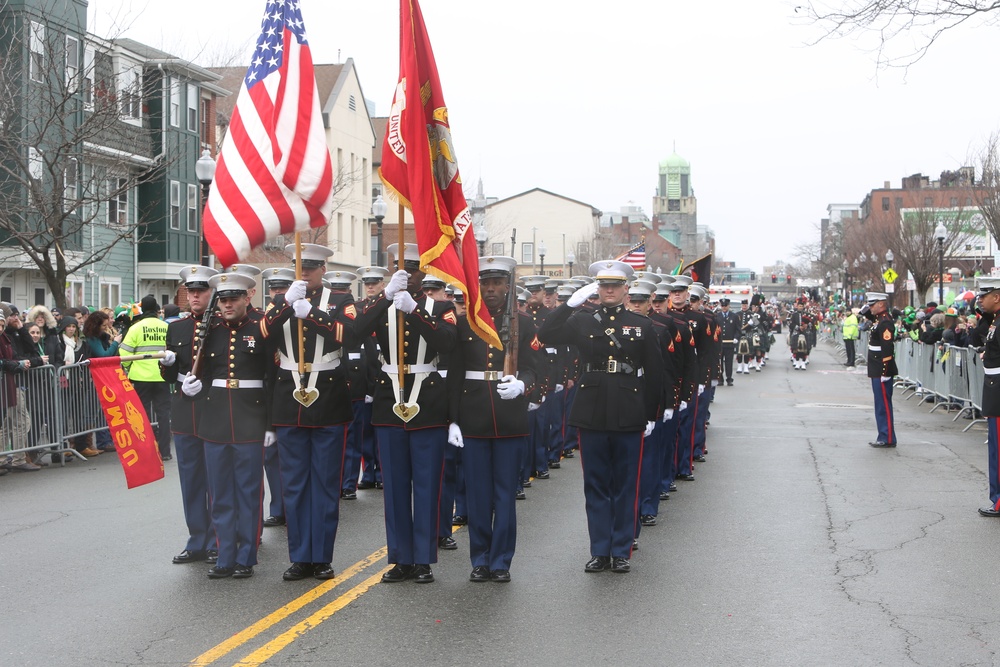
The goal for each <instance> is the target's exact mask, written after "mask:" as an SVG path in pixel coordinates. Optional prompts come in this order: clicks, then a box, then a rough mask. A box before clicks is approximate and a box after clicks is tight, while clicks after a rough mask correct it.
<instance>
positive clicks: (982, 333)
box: [971, 278, 1000, 517]
mask: <svg viewBox="0 0 1000 667" xmlns="http://www.w3.org/2000/svg"><path fill="white" fill-rule="evenodd" d="M978 301H979V304H978V305H979V310H980V311H981V312H982V314H981V315H980V317H979V323H978V324H977V325H976V329H975V331H973V333H972V340H971V343H972V344H973V345H976V346H982V348H983V373H984V374H985V375H984V377H983V402H982V405H983V416H984V417H986V425H987V438H986V445H987V459H986V476H987V478H988V480H989V491H990V504H989V505H987V506H986V507H981V508H979V514H980V515H982V516H986V517H1000V454H998V448H997V417H1000V336H997V335H996V316H997V313H998V312H1000V278H980V279H979V297H978Z"/></svg>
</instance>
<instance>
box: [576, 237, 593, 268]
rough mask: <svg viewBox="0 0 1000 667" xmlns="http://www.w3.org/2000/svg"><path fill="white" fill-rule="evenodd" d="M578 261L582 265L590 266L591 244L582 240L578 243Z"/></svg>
mask: <svg viewBox="0 0 1000 667" xmlns="http://www.w3.org/2000/svg"><path fill="white" fill-rule="evenodd" d="M576 261H577V262H579V263H580V264H581V265H582V264H586V265H587V266H590V244H589V243H586V242H581V243H577V244H576Z"/></svg>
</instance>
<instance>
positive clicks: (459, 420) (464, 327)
mask: <svg viewBox="0 0 1000 667" xmlns="http://www.w3.org/2000/svg"><path fill="white" fill-rule="evenodd" d="M516 264H517V262H516V260H515V259H514V258H513V257H482V258H480V260H479V266H480V269H479V281H480V294H481V295H482V298H483V301H484V303H485V304H486V307H487V308H488V309H489V311H490V315H492V317H493V321H494V322H495V323H496V324H497V327H498V328H499V333H500V337H501V340H502V342H503V344H504V349H503V350H498V349H497V348H495V347H492V346H490V345H488V344H487V343H486V342H485V341H483V340H482V339H481V338H479V336H477V335H476V334H475V333H474V332H473V331H472V328H471V327H470V326H469V322H468V319H467V318H464V317H463V318H461V319H459V322H458V340H459V342H458V346H457V348H456V349H455V351H454V352H453V353H452V355H451V360H450V366H449V369H448V389H449V392H448V393H449V403H450V411H451V418H452V424H451V425H450V426H449V427H448V441H449V442H450V443H451V444H452V445H454V446H455V447H459V448H462V467H463V469H464V471H465V480H466V501H467V503H468V512H469V514H468V524H469V557H470V559H471V561H472V573H471V574H470V575H469V580H470V581H473V582H484V581H490V580H492V581H496V582H499V583H506V582H509V581H510V564H511V560H512V559H513V557H514V548H515V544H516V541H517V515H516V510H515V504H516V500H515V494H516V491H517V486H518V482H519V481H520V480H519V478H518V473H519V470H518V468H519V464H520V452H521V449H522V447H523V444H524V441H526V440H527V436H528V398H527V393H528V392H530V391H531V390H532V385H533V384H534V382H535V379H536V378H535V371H534V362H535V359H536V355H535V354H534V353H533V350H532V348H531V342H532V340H533V339H534V329H533V327H532V324H531V318H530V317H529V316H528V315H526V314H522V313H517V312H515V316H516V317H518V318H519V319H518V327H519V335H518V341H517V345H518V368H517V372H516V375H508V374H505V373H504V362H505V360H506V358H507V355H508V352H509V349H510V347H511V346H512V345H513V342H512V340H511V337H510V332H511V326H510V321H511V318H510V314H509V309H508V301H507V299H508V291H509V289H510V276H511V272H512V271H513V270H514V267H515V266H516ZM511 296H513V295H511Z"/></svg>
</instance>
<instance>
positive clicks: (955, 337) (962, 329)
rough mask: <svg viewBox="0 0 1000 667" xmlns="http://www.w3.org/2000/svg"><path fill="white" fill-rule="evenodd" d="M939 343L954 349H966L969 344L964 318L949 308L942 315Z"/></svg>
mask: <svg viewBox="0 0 1000 667" xmlns="http://www.w3.org/2000/svg"><path fill="white" fill-rule="evenodd" d="M941 342H942V343H944V344H946V345H954V346H956V347H966V346H967V345H968V344H969V332H968V328H967V327H966V324H965V321H964V318H960V317H959V316H958V311H957V310H955V309H954V308H949V309H948V310H947V311H945V314H944V331H942V332H941Z"/></svg>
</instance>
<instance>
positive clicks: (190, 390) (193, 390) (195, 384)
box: [181, 375, 201, 396]
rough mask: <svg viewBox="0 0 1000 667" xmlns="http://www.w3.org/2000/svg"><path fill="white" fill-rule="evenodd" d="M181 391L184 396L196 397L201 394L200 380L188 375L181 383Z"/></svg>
mask: <svg viewBox="0 0 1000 667" xmlns="http://www.w3.org/2000/svg"><path fill="white" fill-rule="evenodd" d="M181 391H182V392H184V395H185V396H197V395H198V394H199V393H200V392H201V380H199V379H198V378H196V377H195V376H193V375H188V376H187V377H186V378H184V381H183V382H181Z"/></svg>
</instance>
